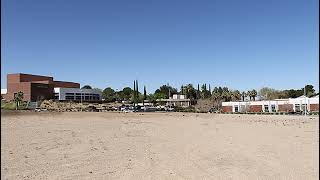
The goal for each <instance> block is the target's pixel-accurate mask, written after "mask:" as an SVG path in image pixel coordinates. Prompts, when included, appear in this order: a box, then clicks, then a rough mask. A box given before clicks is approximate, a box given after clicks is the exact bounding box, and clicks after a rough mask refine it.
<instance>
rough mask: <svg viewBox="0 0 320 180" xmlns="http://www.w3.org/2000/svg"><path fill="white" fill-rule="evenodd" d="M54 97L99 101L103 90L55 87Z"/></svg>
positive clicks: (62, 99) (61, 99) (58, 98)
mask: <svg viewBox="0 0 320 180" xmlns="http://www.w3.org/2000/svg"><path fill="white" fill-rule="evenodd" d="M54 99H57V100H60V101H64V100H76V101H81V100H82V101H99V100H101V92H100V91H99V90H96V89H79V88H54Z"/></svg>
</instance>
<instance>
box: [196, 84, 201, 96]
mask: <svg viewBox="0 0 320 180" xmlns="http://www.w3.org/2000/svg"><path fill="white" fill-rule="evenodd" d="M200 97H201V93H200V85H199V84H198V89H197V99H200Z"/></svg>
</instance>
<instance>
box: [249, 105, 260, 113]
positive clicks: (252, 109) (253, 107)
mask: <svg viewBox="0 0 320 180" xmlns="http://www.w3.org/2000/svg"><path fill="white" fill-rule="evenodd" d="M249 112H262V105H250V106H249Z"/></svg>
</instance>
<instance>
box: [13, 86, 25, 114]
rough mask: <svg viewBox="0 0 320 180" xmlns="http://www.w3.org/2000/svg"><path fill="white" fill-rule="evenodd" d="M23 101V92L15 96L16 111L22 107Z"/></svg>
mask: <svg viewBox="0 0 320 180" xmlns="http://www.w3.org/2000/svg"><path fill="white" fill-rule="evenodd" d="M22 101H23V92H21V91H19V92H18V93H16V94H15V96H14V102H15V103H16V110H18V107H19V106H20V104H21V102H22Z"/></svg>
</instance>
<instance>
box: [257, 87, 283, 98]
mask: <svg viewBox="0 0 320 180" xmlns="http://www.w3.org/2000/svg"><path fill="white" fill-rule="evenodd" d="M258 95H259V97H260V98H261V99H262V100H272V99H278V98H279V97H280V91H277V90H275V89H272V88H268V87H263V88H261V89H260V90H259V92H258Z"/></svg>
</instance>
